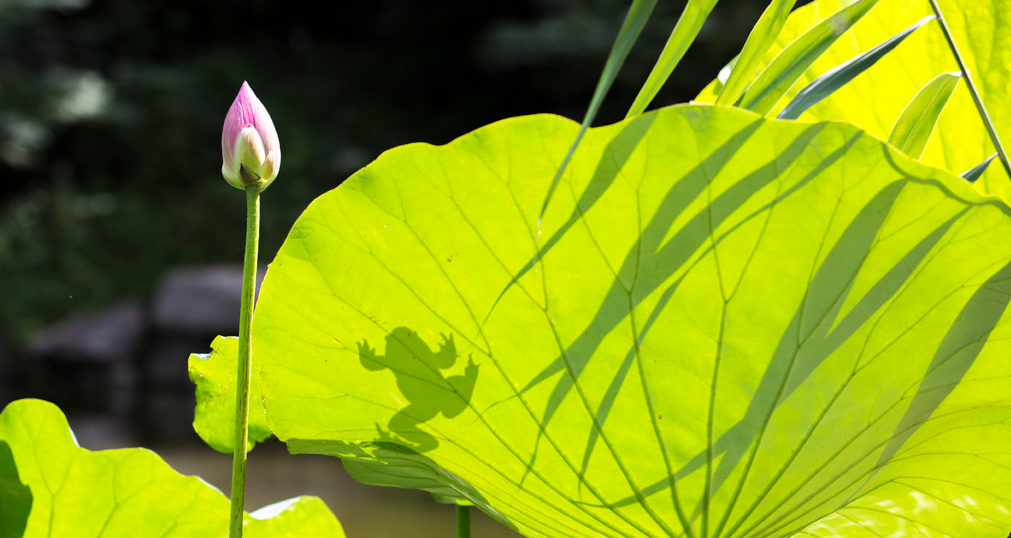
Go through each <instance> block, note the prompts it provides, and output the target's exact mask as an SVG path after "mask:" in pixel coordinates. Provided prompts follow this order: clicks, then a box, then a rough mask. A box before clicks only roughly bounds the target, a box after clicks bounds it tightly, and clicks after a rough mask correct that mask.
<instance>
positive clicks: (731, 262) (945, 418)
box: [253, 106, 1011, 537]
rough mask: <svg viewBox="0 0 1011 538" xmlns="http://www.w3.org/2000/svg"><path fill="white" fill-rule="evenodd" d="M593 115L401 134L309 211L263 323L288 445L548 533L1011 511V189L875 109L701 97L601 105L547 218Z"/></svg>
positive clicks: (270, 287)
mask: <svg viewBox="0 0 1011 538" xmlns="http://www.w3.org/2000/svg"><path fill="white" fill-rule="evenodd" d="M577 129H578V126H577V125H576V124H575V123H573V122H571V121H568V120H566V119H563V118H559V117H555V116H543V115H542V116H532V117H523V118H515V119H510V120H505V121H502V122H499V123H496V124H494V125H491V126H488V127H485V128H482V129H479V130H477V131H475V132H473V133H471V134H468V135H466V136H464V137H461V138H460V139H458V140H455V141H454V142H452V143H450V144H448V145H446V146H441V147H433V146H429V145H424V144H414V145H408V146H404V147H400V148H396V149H393V150H391V151H389V152H387V153H385V154H383V155H382V156H381V157H379V158H378V159H377V160H376V161H375V162H373V163H372V164H370V165H369V166H367V167H366V168H364V169H363V170H361V171H360V172H358V173H357V174H355V175H354V176H353V177H351V178H350V179H348V180H347V181H345V182H344V183H343V184H342V185H341V186H340V187H339V188H337V189H335V190H333V191H331V192H329V193H327V194H325V195H323V196H322V197H320V198H319V199H317V200H316V201H314V202H313V203H312V205H311V206H310V207H309V208H308V209H307V210H306V211H305V213H304V214H303V215H302V216H301V218H300V219H299V220H298V221H297V223H296V224H295V226H294V228H293V229H292V231H291V234H290V235H289V237H288V238H287V240H286V241H285V243H284V245H283V247H282V248H281V251H280V252H279V254H278V255H277V258H276V259H275V260H274V262H273V263H272V265H271V267H270V270H269V271H268V274H267V278H266V280H265V282H264V285H263V289H262V292H261V294H260V302H259V305H258V308H257V313H256V319H255V322H254V334H253V339H254V350H255V353H256V356H257V357H258V360H259V361H260V372H261V388H262V393H263V396H264V398H265V405H266V409H267V421H268V424H270V426H271V429H272V431H273V432H274V433H275V434H276V435H278V436H279V437H280V438H281V439H282V440H285V441H287V442H289V443H290V446H291V448H292V450H293V451H296V452H318V453H324V454H332V455H338V456H341V457H343V458H348V459H351V461H356V462H365V463H364V464H365V465H366V466H372V467H371V468H369V469H368V471H369V472H368V473H366V474H367V475H369V476H371V477H372V478H370V480H372V481H381V480H384V481H385V482H386V483H387V484H394V485H401V486H408V487H415V486H416V487H421V488H426V489H433V488H432V487H431V484H432V483H433V482H434V483H439V484H442V486H441V487H442V490H441V491H438V492H437V493H439V495H440V496H443V497H454V496H455V497H457V498H461V499H465V500H467V501H469V502H472V503H474V504H475V505H477V506H479V507H482V508H483V509H485V510H488V511H489V512H490V513H492V514H493V515H494V516H495V517H498V518H500V519H504V520H508V521H509V522H511V524H513V525H514V526H515V527H516V528H517V529H518V530H520V531H521V532H523V533H525V534H527V535H529V536H559V537H571V536H598V535H603V536H629V537H633V536H636V537H637V536H649V535H672V536H687V535H691V536H717V535H719V536H740V537H754V536H790V535H795V534H797V533H800V532H804V529H805V528H808V529H809V530H808V531H806V532H807V533H808V534H809V535H825V532H824V529H825V528H829V529H832V528H836V529H841V530H838V531H837V533H838V534H839V535H847V534H845V532H844V529H842V527H843V526H844V525H846V524H848V523H846V522H848V521H850V519H852V518H854V517H855V516H854V514H858V515H859V517H860V519H859V520H858V521H862V522H869V523H867V525H868V527H867V528H869V529H871V531H868V532H872V531H873V529H875V528H878V527H879V526H880V528H882V529H886V528H891V527H894V526H895V525H896V522H895V519H896V518H897V517H905V518H911V519H913V520H917V518H923V521H924V523H923V525H930V528H931V529H932V530H931V531H930V532H931V533H932V534H930V535H931V536H938V535H940V534H941V533H943V532H945V531H946V530H947V531H948V533H949V534H952V535H956V536H984V535H985V536H1003V535H1005V534H1006V533H1007V531H1008V530H1009V529H1011V515H1009V514H1008V513H1007V508H1006V506H1007V504H1006V502H1005V501H1006V499H1007V497H1008V494H1007V493H1006V492H1007V484H1008V483H1011V449H1009V448H1008V447H1009V446H1011V426H1009V421H1011V400H1009V399H1008V394H1011V376H1009V372H1008V368H1007V364H1008V362H1007V357H1008V352H1009V349H1008V348H1009V345H1008V337H1009V336H1011V324H1009V323H1007V321H1006V318H1007V316H1005V310H1006V307H1007V304H1008V301H1009V294H1011V278H1009V277H1011V239H1009V238H1011V215H1009V213H1011V210H1009V209H1008V207H1007V206H1005V205H1004V204H1003V203H1000V202H999V201H997V200H996V199H993V198H988V197H984V196H982V195H980V194H979V193H977V192H976V191H975V190H974V189H973V188H972V186H970V185H969V184H967V183H966V182H965V181H963V180H960V179H958V178H957V177H955V176H953V175H951V174H948V173H947V172H944V171H942V170H938V169H935V168H931V167H928V166H926V165H923V164H921V163H918V162H916V161H913V160H911V159H908V158H906V157H905V156H903V155H901V154H900V153H898V152H897V151H896V150H895V149H894V148H891V147H890V146H888V145H886V144H884V143H883V142H881V141H880V140H877V139H875V138H872V137H870V136H867V135H866V134H864V133H862V132H860V131H858V130H857V129H856V128H855V127H853V126H851V125H849V124H845V123H826V124H804V123H799V122H785V121H774V120H769V119H764V118H761V117H758V116H756V115H754V114H751V113H749V112H746V111H742V110H739V109H734V108H725V107H709V106H679V107H672V108H668V109H662V110H660V111H657V112H654V113H648V114H645V115H642V116H638V117H636V118H635V119H633V120H629V121H626V122H623V123H620V124H616V125H613V126H608V127H601V128H595V129H591V130H590V131H589V132H588V134H587V135H586V138H585V139H584V141H583V142H582V144H581V145H580V146H579V149H578V150H577V151H576V153H575V155H574V157H573V160H572V161H571V163H570V165H569V167H568V168H567V171H566V173H565V174H564V175H563V177H562V179H561V182H560V183H559V185H558V188H557V190H556V191H555V195H554V198H553V199H552V200H551V202H550V204H548V207H547V211H546V213H545V215H544V218H543V221H542V222H541V224H540V225H539V226H538V216H539V214H540V210H541V207H542V205H543V203H544V196H545V193H546V192H547V189H548V186H549V185H550V183H551V180H552V178H553V176H554V173H555V167H556V166H557V165H558V163H559V162H560V161H561V159H562V158H563V156H564V155H565V153H566V150H567V149H568V145H569V143H570V142H571V140H572V138H573V136H574V135H575V133H576V132H577ZM991 336H992V338H991ZM407 462H412V463H411V464H408V463H407ZM383 465H386V472H385V474H384V475H383V476H382V477H379V478H375V477H376V476H378V475H379V474H380V473H379V472H377V471H375V469H378V468H380V466H383ZM401 470H404V471H405V472H404V473H403V476H402V478H400V479H398V478H396V477H397V475H398V474H399V472H400V471H401ZM446 490H449V491H451V492H455V493H449V494H447V493H446ZM918 495H922V496H929V498H930V499H931V502H934V503H936V504H945V503H947V504H945V506H947V507H948V508H949V510H948V511H946V512H941V511H938V512H936V513H925V512H924V511H923V510H919V509H918V508H917V506H916V505H911V504H910V500H911V499H912V500H915V499H917V498H918V497H917V496H918ZM882 500H886V501H888V502H892V503H894V505H895V506H897V507H898V510H899V512H900V513H899V514H898V515H896V514H893V513H892V512H890V511H888V510H883V509H878V510H877V511H875V507H876V506H877V505H875V504H874V503H876V502H881V501H882ZM936 519H941V520H943V522H944V525H941V524H936V525H935V524H934V521H935V520H936ZM689 529H690V532H689ZM933 529H939V530H936V531H935V530H933ZM955 529H957V532H956V530H955ZM925 532H926V531H921V532H920V534H917V533H916V532H915V531H914V530H911V532H910V536H917V535H921V536H926V535H927V534H925ZM819 533H821V534H819Z"/></svg>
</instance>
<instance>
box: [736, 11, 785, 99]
mask: <svg viewBox="0 0 1011 538" xmlns="http://www.w3.org/2000/svg"><path fill="white" fill-rule="evenodd" d="M796 3H797V1H796V0H772V2H770V3H769V7H767V8H765V12H764V13H762V16H761V18H759V19H758V22H757V23H755V27H754V28H753V29H752V30H751V35H749V36H748V41H747V42H745V43H744V48H743V49H741V54H740V55H739V56H738V57H737V58H736V59H735V63H734V64H732V65H730V64H728V66H727V67H725V68H724V69H728V68H729V69H731V71H730V76H729V78H726V79H725V82H724V84H723V88H721V89H720V95H719V96H718V97H717V98H716V104H718V105H730V104H733V103H735V102H736V101H737V99H738V98H739V97H740V96H741V92H742V91H744V88H745V86H747V84H748V81H749V80H751V77H752V75H754V74H755V71H757V70H758V66H759V64H760V63H761V61H762V58H764V57H765V53H767V52H769V48H771V47H772V44H773V43H775V42H776V36H778V35H779V31H780V30H781V29H782V28H783V25H784V24H786V17H787V15H789V14H790V11H791V10H792V9H793V6H794V4H796ZM720 73H721V74H722V71H721V72H720Z"/></svg>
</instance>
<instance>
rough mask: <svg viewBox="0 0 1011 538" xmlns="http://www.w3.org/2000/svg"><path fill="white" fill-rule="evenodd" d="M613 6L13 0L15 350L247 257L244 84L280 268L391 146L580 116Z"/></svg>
mask: <svg viewBox="0 0 1011 538" xmlns="http://www.w3.org/2000/svg"><path fill="white" fill-rule="evenodd" d="M765 3H766V2H764V1H762V0H722V1H721V2H720V3H719V4H718V6H717V11H716V12H714V14H713V16H712V17H711V18H710V20H709V22H708V23H707V25H706V27H705V28H704V29H703V33H702V35H701V36H700V38H699V40H698V41H697V42H696V44H695V45H693V47H692V49H691V50H690V51H689V56H688V58H687V59H686V60H685V61H684V62H683V64H682V65H681V66H680V67H679V68H678V70H677V71H675V74H674V78H673V79H672V81H671V82H670V83H669V84H668V87H667V88H665V90H664V91H663V92H662V93H661V94H660V95H659V96H658V98H657V100H656V101H655V103H654V105H664V104H669V103H674V102H681V101H686V100H688V99H690V98H691V97H692V96H693V95H695V94H696V93H697V92H698V91H699V90H700V89H701V88H702V86H703V85H704V84H705V83H706V82H707V81H708V80H710V79H712V78H713V77H714V76H715V75H716V73H717V71H718V70H719V68H720V67H721V66H722V65H724V64H725V63H726V62H727V61H728V60H729V59H730V58H731V57H732V56H733V55H734V54H735V53H736V52H737V51H738V50H739V48H740V46H741V43H742V42H743V40H744V38H745V37H746V36H747V32H748V30H749V29H750V27H751V25H752V24H753V22H754V20H755V19H756V18H757V17H758V15H759V14H760V12H761V10H762V9H763V8H764V4H765ZM627 5H628V2H625V1H619V0H593V1H585V0H513V1H509V2H474V1H472V0H442V1H434V2H419V1H417V0H373V1H369V2H340V1H338V2H317V1H307V0H286V1H283V2H282V1H267V0H244V1H236V0H226V1H214V2H204V1H199V2H198V1H192V0H191V1H166V0H145V1H140V2H138V1H136V0H15V1H13V2H5V3H4V4H3V6H2V7H0V51H2V52H0V178H2V179H0V282H3V285H4V291H3V299H2V300H0V341H3V342H6V343H7V345H8V346H11V347H15V348H16V347H18V346H20V345H23V344H24V342H25V341H26V339H27V338H28V337H29V336H30V334H31V332H32V331H33V330H36V329H38V328H40V327H42V326H44V325H45V324H47V323H51V322H53V321H54V320H57V319H59V318H62V317H65V316H67V315H68V314H71V313H73V312H75V311H77V310H80V309H89V308H97V307H100V306H102V305H104V304H108V303H110V302H112V301H114V300H116V299H118V298H121V297H138V298H143V297H145V296H147V295H148V294H149V293H150V292H151V290H152V288H153V286H154V285H155V283H156V282H157V278H158V276H159V275H160V274H161V272H162V271H163V270H164V269H165V268H166V267H168V266H172V265H186V264H202V263H214V262H235V263H237V262H238V260H240V259H241V249H242V241H241V236H242V230H243V218H244V217H243V207H244V206H243V204H244V201H243V197H242V196H239V195H238V193H237V192H235V191H234V190H233V189H232V188H231V187H229V186H228V185H227V184H226V183H225V182H224V180H222V178H221V176H220V173H219V169H220V165H221V160H220V150H219V147H220V146H219V140H220V130H221V122H222V120H223V118H224V114H225V112H226V111H227V109H228V106H229V104H230V103H231V100H232V98H233V97H234V95H235V93H236V91H237V90H238V88H239V85H240V84H241V82H242V81H243V80H248V81H249V83H250V84H251V86H252V87H253V89H254V91H256V93H257V95H258V96H259V97H260V99H261V100H262V101H263V102H264V103H265V104H266V106H267V108H268V109H269V111H270V113H271V115H272V117H273V119H274V123H275V125H276V126H277V129H278V132H279V134H280V138H281V146H282V153H283V162H282V166H281V173H280V176H279V178H278V181H277V182H276V183H275V184H274V185H273V186H272V187H271V189H270V190H269V191H267V194H266V196H265V198H264V224H263V237H262V246H261V252H263V253H264V258H265V260H264V261H267V260H269V258H270V257H271V255H272V253H273V252H275V251H276V249H277V247H278V246H279V245H280V242H281V240H282V239H283V237H284V234H285V233H286V232H287V230H288V227H289V226H290V224H291V223H292V222H293V221H294V219H295V218H296V217H297V215H298V213H299V212H300V211H301V209H302V208H304V207H305V206H306V205H307V204H308V203H309V202H310V201H311V200H312V199H313V198H314V197H315V196H317V195H319V194H321V193H322V192H324V191H326V190H328V189H330V188H332V187H334V186H336V185H337V184H339V183H340V181H341V180H342V179H343V178H345V177H347V176H348V175H349V174H351V173H353V172H354V171H355V170H356V169H357V168H359V167H361V166H363V165H365V164H366V163H368V162H369V161H370V160H371V159H373V158H374V157H375V156H377V155H378V154H379V153H380V152H382V151H383V150H384V149H387V148H389V147H392V146H395V145H398V144H403V143H407V142H414V141H424V142H430V143H436V144H441V143H445V142H447V141H449V140H451V139H452V138H454V137H456V136H459V135H461V134H463V133H465V132H467V131H469V130H472V129H474V128H476V127H479V126H481V125H483V124H486V123H490V122H492V121H495V120H498V119H501V118H504V117H508V116H514V115H520V114H530V113H538V112H551V113H557V114H562V115H565V116H568V117H571V118H575V119H579V118H580V117H581V116H582V114H583V112H584V110H585V107H586V104H587V103H588V101H589V98H590V95H591V94H592V92H593V88H594V85H595V84H596V81H597V77H598V76H599V73H600V69H601V67H602V65H603V62H604V59H605V58H606V56H607V51H608V49H609V48H610V45H611V42H612V40H613V39H614V36H615V35H616V33H617V29H618V27H619V25H620V23H621V20H622V17H623V16H624V11H625V9H627ZM682 7H683V1H671V2H660V3H659V4H658V7H657V11H656V13H655V15H654V17H653V19H652V20H651V22H650V25H649V27H648V28H647V31H646V32H645V35H644V36H643V38H642V40H641V41H640V43H639V44H638V45H637V46H636V48H635V50H634V52H633V55H632V57H630V59H629V62H628V64H627V65H626V68H625V69H624V70H623V71H622V73H621V76H620V77H619V80H618V81H617V83H616V84H615V87H614V89H613V90H612V93H611V95H610V97H609V99H608V101H607V103H606V104H605V107H604V109H603V110H602V111H601V114H600V116H599V117H598V118H599V119H598V123H608V122H612V121H616V120H618V119H620V118H621V117H622V116H623V115H624V112H625V109H626V108H627V106H628V105H629V104H630V103H631V101H632V98H633V97H634V95H635V93H636V91H637V90H638V88H639V85H640V84H641V83H642V81H644V80H645V77H646V75H647V73H648V72H649V69H650V68H651V67H652V64H653V61H654V60H655V58H656V55H657V54H659V51H660V49H661V48H662V46H663V43H664V41H665V40H666V37H667V34H668V33H669V32H670V29H671V28H672V27H673V24H674V22H675V21H676V18H677V16H678V14H679V13H680V11H681V9H682Z"/></svg>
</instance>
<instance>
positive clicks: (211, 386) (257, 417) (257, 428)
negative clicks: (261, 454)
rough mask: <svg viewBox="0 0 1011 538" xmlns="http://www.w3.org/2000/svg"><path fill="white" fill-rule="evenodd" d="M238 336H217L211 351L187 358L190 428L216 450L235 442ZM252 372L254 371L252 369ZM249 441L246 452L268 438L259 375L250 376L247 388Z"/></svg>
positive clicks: (229, 449) (228, 448)
mask: <svg viewBox="0 0 1011 538" xmlns="http://www.w3.org/2000/svg"><path fill="white" fill-rule="evenodd" d="M238 356H239V339H238V338H236V337H234V336H229V337H226V336H218V337H217V338H215V339H214V342H212V343H211V352H210V353H207V354H203V353H193V354H191V355H190V359H189V372H190V381H192V382H193V383H194V384H195V385H196V397H197V408H196V411H195V413H194V417H193V429H194V430H195V431H196V432H197V434H198V435H200V438H201V439H203V440H204V442H205V443H207V444H208V445H210V446H211V448H213V449H214V450H217V451H218V452H224V453H226V454H231V453H232V447H233V446H234V445H235V373H236V369H237V367H236V358H237V357H238ZM254 372H255V370H254ZM249 394H250V398H249V442H248V443H247V452H248V451H249V450H252V449H253V447H254V446H256V443H258V442H262V441H263V440H264V439H266V438H268V437H270V429H269V428H268V427H267V420H266V417H265V416H264V410H263V400H262V399H260V376H259V375H257V374H256V373H254V374H253V376H252V381H251V383H250V387H249Z"/></svg>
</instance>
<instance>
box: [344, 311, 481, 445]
mask: <svg viewBox="0 0 1011 538" xmlns="http://www.w3.org/2000/svg"><path fill="white" fill-rule="evenodd" d="M442 337H443V340H444V343H443V344H441V345H440V346H439V349H438V351H433V350H432V349H430V348H429V347H428V345H427V344H426V343H425V342H424V340H422V339H421V337H420V336H418V333H417V332H416V331H412V330H410V329H408V328H407V327H397V328H395V329H393V331H391V332H390V333H389V334H387V335H386V350H385V354H384V355H377V354H376V350H374V349H372V347H371V346H370V345H369V344H368V342H366V341H362V342H360V343H359V344H358V359H359V361H361V364H362V366H363V367H365V368H366V369H367V370H372V371H380V370H384V369H387V368H388V369H389V370H390V371H391V372H393V375H394V376H395V377H396V380H397V388H399V389H400V393H401V395H402V396H403V398H404V399H406V400H407V405H406V406H405V407H403V408H402V409H401V410H400V411H398V412H397V413H396V414H395V415H393V418H391V419H390V422H389V425H388V428H389V432H383V431H382V430H380V435H381V436H382V437H383V439H382V440H384V441H390V442H395V443H398V444H406V446H408V447H409V448H411V449H413V450H416V451H418V452H426V451H429V450H432V449H433V448H435V447H437V446H438V445H439V442H438V441H437V440H436V439H435V437H433V436H432V435H430V434H428V433H426V432H424V431H422V430H421V428H420V425H421V424H423V423H425V422H428V421H429V420H431V419H433V418H435V417H436V415H438V414H440V413H441V414H442V416H444V417H446V418H453V417H455V416H457V415H459V414H460V413H462V412H463V410H464V409H466V408H467V405H468V403H469V402H470V398H471V395H472V394H473V392H474V383H475V382H476V381H477V373H478V366H477V365H476V364H474V361H473V359H472V358H468V360H467V366H466V367H465V368H464V373H463V375H454V376H449V377H445V376H444V374H443V373H442V372H441V370H448V369H450V368H452V367H453V365H454V364H456V359H457V353H456V343H455V342H454V340H453V335H452V334H450V335H449V336H448V337H447V336H446V335H442ZM391 434H393V435H396V436H397V437H398V438H399V439H394V438H392V436H391Z"/></svg>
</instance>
